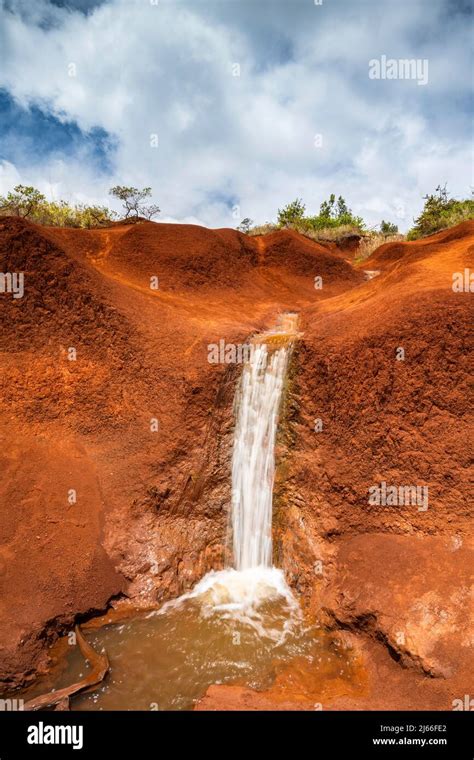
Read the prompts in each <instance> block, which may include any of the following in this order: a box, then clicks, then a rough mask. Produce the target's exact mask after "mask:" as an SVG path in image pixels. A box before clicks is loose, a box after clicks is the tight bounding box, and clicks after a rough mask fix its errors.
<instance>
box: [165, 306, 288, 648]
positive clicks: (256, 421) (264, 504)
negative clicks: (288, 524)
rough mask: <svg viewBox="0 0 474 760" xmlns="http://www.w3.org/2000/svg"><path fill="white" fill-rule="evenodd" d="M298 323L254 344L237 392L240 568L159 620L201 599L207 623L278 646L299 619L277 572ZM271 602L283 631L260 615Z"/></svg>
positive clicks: (235, 488) (202, 585) (214, 576)
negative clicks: (278, 514)
mask: <svg viewBox="0 0 474 760" xmlns="http://www.w3.org/2000/svg"><path fill="white" fill-rule="evenodd" d="M297 319H298V317H297V315H296V314H284V315H282V317H281V319H280V321H279V324H278V325H277V327H276V328H275V329H274V330H272V331H268V332H265V333H263V334H260V335H258V336H256V337H255V338H254V339H253V341H252V351H251V353H250V360H249V361H248V362H247V363H246V364H245V365H244V368H243V372H242V376H241V379H240V382H239V385H238V388H237V391H236V395H235V404H234V406H235V414H236V425H235V432H234V446H233V452H232V509H231V519H230V523H231V526H230V527H231V528H232V538H233V554H234V563H233V564H234V566H233V567H227V568H226V569H224V570H210V571H209V572H208V573H207V574H206V575H205V576H204V577H203V578H201V580H200V581H199V582H198V583H197V584H196V586H195V587H194V588H193V589H192V590H191V591H189V592H187V593H186V594H183V595H182V596H180V597H178V599H173V600H172V601H169V602H166V604H164V605H163V607H162V608H161V610H160V612H159V614H164V613H165V612H166V611H167V610H169V609H173V608H175V607H176V606H179V605H181V604H183V603H185V602H186V601H187V600H189V599H199V602H200V605H201V610H202V614H203V615H212V614H214V613H216V612H218V613H219V614H220V615H221V616H222V618H225V617H226V616H229V617H231V618H232V620H234V621H235V620H240V622H241V623H243V624H245V625H246V626H251V627H252V628H254V629H255V630H257V631H258V632H259V635H262V636H266V637H270V638H274V639H275V640H277V641H279V642H281V641H282V640H283V639H284V637H285V636H286V635H287V634H288V632H289V631H290V630H291V629H292V625H293V624H294V623H295V621H297V620H298V619H299V617H298V616H299V608H298V604H297V602H296V601H295V599H294V598H293V595H292V593H291V590H290V588H289V587H288V586H287V584H286V581H285V576H284V573H283V572H282V570H279V569H277V568H276V567H273V565H272V496H273V493H272V492H273V480H274V474H275V437H276V432H277V425H278V412H279V407H280V403H281V399H282V395H283V388H284V383H285V377H286V370H287V366H288V359H289V356H290V352H291V348H292V345H293V342H294V339H295V338H296V337H298V336H299V334H298V333H297V332H296V327H297ZM269 600H273V601H275V600H278V604H279V605H280V609H281V610H283V613H284V622H283V624H282V625H280V624H279V625H278V626H276V628H274V622H275V621H274V620H273V622H272V620H270V619H269V618H268V616H265V615H264V614H263V613H262V614H261V612H260V609H261V605H262V603H267V602H268V601H269ZM281 605H283V606H282V607H281ZM283 613H282V614H283ZM153 614H158V613H153ZM280 622H281V621H280Z"/></svg>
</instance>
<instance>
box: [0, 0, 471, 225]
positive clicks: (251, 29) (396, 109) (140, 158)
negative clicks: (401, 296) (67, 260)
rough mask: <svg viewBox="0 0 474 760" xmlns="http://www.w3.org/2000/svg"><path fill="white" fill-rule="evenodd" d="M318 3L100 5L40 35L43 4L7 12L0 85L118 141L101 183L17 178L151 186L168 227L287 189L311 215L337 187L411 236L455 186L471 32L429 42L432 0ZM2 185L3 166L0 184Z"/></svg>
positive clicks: (80, 170) (98, 190) (70, 191)
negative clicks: (419, 77) (375, 69)
mask: <svg viewBox="0 0 474 760" xmlns="http://www.w3.org/2000/svg"><path fill="white" fill-rule="evenodd" d="M326 5H329V4H324V5H323V6H312V4H311V3H309V4H308V3H304V5H303V4H301V3H299V4H298V3H297V4H295V5H293V4H292V3H289V2H288V3H275V5H274V6H272V8H273V12H271V11H270V14H268V13H267V16H265V15H264V10H263V9H262V6H260V5H259V6H258V7H257V6H256V5H254V6H253V9H254V11H253V15H250V16H249V6H247V5H246V4H245V3H242V4H240V3H239V4H234V3H220V4H216V3H211V2H200V3H192V4H191V3H184V2H177V1H173V0H161V1H160V2H159V3H158V5H156V6H155V5H151V4H150V3H149V2H148V0H137V1H136V2H131V1H130V0H112V1H111V2H107V3H105V4H103V5H101V6H99V7H97V8H96V9H95V10H94V11H93V12H91V13H90V14H89V15H84V14H81V13H75V12H70V11H66V10H64V9H58V8H56V9H54V10H53V11H52V16H51V18H52V21H51V24H49V25H48V24H43V26H39V25H38V24H37V23H36V22H37V21H38V18H42V17H44V14H45V10H44V9H48V8H50V6H49V4H48V3H47V2H45V0H43V2H42V3H39V4H38V6H37V9H36V18H35V19H32V16H31V15H30V16H28V14H26V13H23V14H12V13H7V12H4V19H3V38H4V39H3V43H4V44H3V50H4V53H3V55H4V59H5V60H4V61H3V65H2V67H1V70H0V87H4V88H6V89H7V90H8V91H9V92H10V93H11V94H12V95H13V96H14V97H15V98H16V99H17V101H18V102H19V103H21V104H23V105H25V106H27V105H29V104H33V103H35V104H40V105H42V106H43V108H47V109H48V110H49V111H50V112H51V113H53V114H54V115H56V116H57V117H59V118H61V119H67V120H74V121H75V122H77V124H78V126H79V127H80V128H81V129H82V130H85V131H88V130H90V129H91V128H92V127H96V126H99V127H102V128H103V129H104V130H106V131H107V132H109V133H111V134H113V135H114V136H116V138H117V141H118V142H117V152H116V156H115V161H114V171H113V174H112V176H110V177H104V176H101V175H100V174H99V172H98V171H96V169H95V167H94V166H92V165H91V164H90V163H89V164H87V163H84V161H81V159H80V157H79V158H78V157H76V156H71V157H70V158H69V159H68V158H66V157H64V159H63V160H62V161H57V159H56V160H55V161H54V162H51V161H49V160H48V159H47V158H46V159H45V161H44V164H43V165H40V166H36V168H35V169H29V170H28V171H27V170H24V169H22V170H21V177H22V179H23V180H24V181H28V182H34V184H36V185H38V186H39V187H41V188H42V189H43V188H44V186H45V184H48V185H49V184H52V185H54V187H55V192H57V193H59V194H61V195H63V196H64V197H71V198H74V197H77V198H78V199H79V198H81V199H83V198H84V197H89V198H90V199H91V200H93V201H94V202H104V203H106V202H108V201H109V200H110V199H109V198H108V196H107V189H108V187H109V186H110V185H111V184H114V183H117V182H119V183H127V184H129V183H130V184H134V185H137V186H144V185H151V186H152V187H153V189H154V194H155V199H156V201H157V202H158V203H159V205H160V206H161V208H162V210H163V215H162V218H163V219H164V218H168V219H176V220H180V221H183V220H185V219H193V220H196V221H198V220H200V222H201V223H203V224H207V225H209V226H235V224H236V223H237V222H236V220H235V219H234V218H233V217H232V214H231V208H230V206H231V205H232V204H233V203H234V202H237V203H238V204H239V205H240V208H241V215H242V217H244V216H250V217H251V218H252V219H254V220H255V221H258V222H262V221H265V220H269V219H272V218H275V215H276V210H277V208H278V207H280V206H282V205H284V204H285V203H286V202H288V201H289V200H292V199H293V198H294V197H296V196H300V197H303V198H304V200H305V201H306V203H307V205H308V207H309V209H310V210H312V211H316V210H317V208H318V206H319V203H320V202H321V201H322V200H323V198H324V197H325V196H327V195H328V194H329V193H330V192H336V193H342V194H343V195H344V196H345V197H346V199H347V200H348V202H349V205H350V206H351V207H352V208H353V210H354V211H356V212H359V213H363V214H364V215H365V216H366V217H367V220H368V222H369V223H370V224H376V223H378V222H379V221H380V218H381V217H382V216H385V217H387V216H389V217H391V218H394V217H395V216H397V217H398V218H397V219H396V220H397V221H398V222H399V223H400V226H401V227H402V228H406V227H408V226H409V225H410V223H411V218H412V216H413V215H415V214H416V213H417V212H418V211H419V209H420V206H421V204H422V200H421V198H422V195H423V194H424V193H426V192H427V191H430V190H432V189H433V187H434V186H435V185H436V184H438V182H444V181H445V180H447V181H448V184H449V188H450V190H451V192H452V193H454V194H465V193H466V192H467V191H468V186H469V184H470V182H471V181H472V180H471V178H470V176H469V158H470V146H469V134H468V133H467V132H466V134H463V130H464V129H465V122H464V120H463V118H462V113H461V116H460V118H458V119H457V120H456V121H453V120H452V119H451V117H450V115H449V108H450V100H449V97H450V93H451V90H452V82H453V78H455V81H456V84H455V90H456V97H457V98H458V103H459V104H460V105H461V106H462V93H463V92H465V91H466V90H467V88H468V85H469V82H468V76H469V75H468V71H466V50H467V47H466V36H465V35H466V29H465V27H466V24H465V22H463V20H462V18H461V19H459V21H458V23H455V20H453V19H451V21H450V37H448V38H446V37H443V36H441V30H442V21H441V15H440V14H442V12H443V9H444V3H443V2H441V0H434V2H433V3H432V4H430V6H428V7H427V5H426V3H423V2H414V3H403V2H402V3H397V4H384V7H383V9H382V8H381V7H380V4H378V3H376V2H374V3H372V4H370V3H367V2H363V1H362V2H359V3H354V2H350V3H349V2H348V3H338V4H336V5H335V6H334V7H333V8H328V7H326ZM268 7H269V6H268V5H266V8H267V11H268ZM42 14H43V15H42ZM418 38H419V39H418ZM382 53H385V54H387V55H389V56H396V57H399V56H400V57H402V56H403V57H405V56H406V57H426V56H428V57H429V59H430V82H429V85H428V86H427V87H423V88H422V87H418V86H417V84H416V82H411V81H404V82H400V81H395V82H388V81H385V82H380V81H379V82H376V81H371V80H369V79H368V76H367V70H368V61H369V59H370V58H372V57H377V56H379V55H381V54H382ZM234 63H238V64H239V65H240V69H241V75H240V77H234V76H232V64H234ZM70 64H74V65H75V67H76V76H69V73H70V71H71V69H70ZM68 67H69V68H68ZM446 71H448V72H449V76H448V75H447V74H446ZM437 72H441V73H439V75H437ZM459 99H460V100H459ZM443 109H446V110H447V113H446V114H444V113H443ZM433 114H434V115H433ZM446 125H447V126H448V127H449V129H448V130H446ZM443 127H444V128H443ZM153 134H158V138H159V147H158V148H153V147H151V145H150V136H151V135H153ZM315 134H321V135H322V138H323V145H322V147H320V148H316V147H315V145H314V137H315ZM40 147H41V146H39V149H40ZM23 175H24V176H23ZM12 176H17V175H15V170H14V169H13V168H11V167H10V168H8V167H7V168H6V169H4V170H3V172H2V173H0V189H2V190H5V189H6V187H5V185H6V184H7V183H8V182H10V180H11V177H12ZM402 206H403V208H404V209H405V219H404V220H403V219H402V218H401V217H400V208H401V207H402Z"/></svg>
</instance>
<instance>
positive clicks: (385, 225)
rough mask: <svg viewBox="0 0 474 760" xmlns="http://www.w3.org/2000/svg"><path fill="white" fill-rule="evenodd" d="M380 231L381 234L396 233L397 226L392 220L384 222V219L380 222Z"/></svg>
mask: <svg viewBox="0 0 474 760" xmlns="http://www.w3.org/2000/svg"><path fill="white" fill-rule="evenodd" d="M380 232H381V233H382V235H397V233H398V226H397V225H396V224H392V222H386V221H385V220H384V219H382V221H381V222H380Z"/></svg>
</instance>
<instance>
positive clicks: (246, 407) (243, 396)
mask: <svg viewBox="0 0 474 760" xmlns="http://www.w3.org/2000/svg"><path fill="white" fill-rule="evenodd" d="M288 352H289V346H283V347H282V348H278V349H276V350H274V351H273V353H270V352H269V350H268V347H267V344H266V343H260V344H256V345H255V347H254V350H253V352H252V356H251V360H250V362H248V364H246V366H245V367H244V370H243V374H242V380H241V387H240V391H239V393H238V395H237V405H236V406H237V409H238V418H237V425H236V428H235V435H234V450H233V457H232V532H233V549H234V566H235V568H236V570H247V569H249V568H255V567H259V566H263V567H270V566H271V564H272V497H273V480H274V472H275V436H276V430H277V420H278V409H279V406H280V401H281V395H282V391H283V385H284V381H285V375H286V367H287V363H288Z"/></svg>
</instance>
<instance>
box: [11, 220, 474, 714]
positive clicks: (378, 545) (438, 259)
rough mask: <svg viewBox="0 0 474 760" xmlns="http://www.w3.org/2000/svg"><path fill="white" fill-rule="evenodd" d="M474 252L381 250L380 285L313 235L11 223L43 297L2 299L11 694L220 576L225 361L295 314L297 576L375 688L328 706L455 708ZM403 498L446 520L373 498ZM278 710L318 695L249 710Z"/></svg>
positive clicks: (226, 437)
mask: <svg viewBox="0 0 474 760" xmlns="http://www.w3.org/2000/svg"><path fill="white" fill-rule="evenodd" d="M473 244H474V224H473V223H465V224H463V225H459V227H457V228H454V229H453V230H449V231H447V232H445V233H440V234H438V235H435V236H432V237H431V238H427V239H425V240H423V241H419V242H416V243H393V244H389V245H387V246H382V247H381V248H380V249H378V250H377V251H375V253H374V254H373V255H372V256H371V258H370V259H369V260H367V261H365V262H364V263H363V268H364V269H369V270H377V271H379V272H380V274H379V275H378V276H377V277H375V278H373V279H371V280H370V281H367V279H366V275H365V274H364V272H363V271H362V268H356V267H355V266H353V265H352V264H351V263H350V262H349V261H348V260H347V256H348V253H347V252H344V253H343V252H341V251H338V250H336V249H335V247H334V245H331V246H329V245H328V246H321V245H318V244H316V243H314V242H312V241H309V240H307V239H306V238H303V237H301V236H300V235H298V234H297V233H295V232H292V231H280V232H277V233H272V234H270V235H267V236H265V237H260V238H251V237H248V236H245V235H242V234H240V233H238V232H235V231H234V230H207V229H205V228H201V227H195V226H192V225H168V224H154V223H151V222H143V223H139V224H135V225H123V224H120V225H113V226H111V227H110V228H107V229H100V230H90V231H89V230H71V229H57V228H42V227H39V226H36V225H33V224H30V223H28V222H26V221H24V220H19V219H12V218H7V219H1V220H0V259H1V271H2V272H24V277H25V292H24V296H23V298H20V299H13V298H12V296H11V294H8V293H2V294H0V299H1V300H0V303H1V307H2V308H1V319H2V331H1V340H2V342H3V345H2V354H1V361H2V374H1V378H2V379H1V382H2V385H3V388H2V390H3V393H2V395H1V402H0V403H1V404H2V406H3V408H2V415H1V418H0V419H1V434H2V438H4V439H5V445H4V446H3V447H2V475H3V477H2V479H1V484H0V488H1V490H2V494H1V497H2V498H1V499H0V503H1V510H2V520H1V528H0V531H1V546H0V582H1V584H2V588H1V591H0V600H1V601H0V604H1V616H0V642H1V644H0V647H1V649H0V679H1V680H2V681H3V684H4V686H6V687H11V686H15V685H18V684H20V683H23V682H25V680H26V679H28V678H30V677H33V676H34V675H35V674H36V673H37V672H38V671H39V670H41V668H44V667H45V665H46V661H47V660H46V645H47V644H48V643H50V641H51V640H52V639H53V638H54V637H55V635H57V632H58V631H60V630H64V629H65V628H67V626H70V625H71V624H72V622H73V620H74V618H75V616H76V615H77V614H80V613H81V614H84V613H88V612H90V611H92V610H101V609H105V607H106V606H107V605H108V604H109V603H110V602H112V603H113V604H114V605H115V606H120V605H127V604H133V605H136V606H147V605H153V604H156V603H157V602H160V601H162V600H164V599H166V598H169V597H172V596H175V595H177V594H179V593H181V592H182V591H184V590H186V589H188V588H190V587H191V586H192V585H193V584H194V583H195V582H196V580H198V579H199V578H200V577H201V576H202V575H203V574H204V573H205V572H207V571H208V570H209V569H211V568H216V569H217V568H219V567H221V566H222V564H223V562H224V558H225V554H226V551H227V549H228V547H227V538H226V530H227V522H228V509H229V504H230V456H231V442H232V431H233V423H234V417H233V409H232V405H233V398H234V392H235V387H236V382H237V379H238V377H239V373H240V366H239V365H238V364H232V363H230V364H226V363H212V362H210V361H209V360H208V359H209V356H210V353H209V346H211V345H212V344H219V341H221V340H222V341H224V343H225V344H226V345H227V344H240V343H244V342H245V341H246V339H247V338H248V336H249V335H251V334H252V333H254V332H256V331H260V330H264V329H266V328H268V327H270V326H271V325H272V324H274V323H275V321H276V318H277V315H278V314H279V313H281V312H282V311H284V310H296V311H298V312H299V313H300V329H301V330H302V332H303V337H302V339H301V341H300V342H299V345H298V347H297V349H296V351H295V353H294V356H293V362H292V368H291V373H290V375H291V376H290V381H289V390H288V395H287V401H286V406H285V410H284V417H283V419H282V424H281V430H280V435H279V441H278V452H277V454H278V472H277V483H276V487H275V559H276V561H277V562H278V564H280V565H282V566H283V567H284V568H285V571H286V574H287V577H288V580H289V582H290V583H291V584H292V585H293V586H294V588H295V589H296V590H297V591H298V592H299V593H300V594H301V597H302V601H303V603H304V605H305V606H306V607H307V609H308V610H309V611H310V612H311V614H316V613H317V614H318V615H322V617H323V620H324V622H325V624H326V625H327V626H328V627H331V628H334V629H341V630H343V631H345V633H344V635H345V636H347V637H348V639H350V640H351V641H352V645H353V646H354V648H356V649H357V650H360V653H361V656H362V657H363V658H365V661H366V670H367V673H368V674H369V675H368V679H369V680H368V682H367V684H366V687H364V689H365V690H362V691H361V692H360V693H358V694H352V695H347V694H346V695H343V694H333V695H326V696H325V697H324V699H326V700H327V703H328V706H329V707H330V706H331V705H332V706H334V707H335V709H338V708H339V707H341V708H345V707H348V706H349V707H350V706H354V705H355V706H360V707H363V708H364V709H365V708H366V707H367V705H368V706H369V707H376V706H377V705H378V706H379V707H380V706H381V705H382V706H383V705H387V706H391V707H394V706H395V707H399V708H403V707H410V706H413V709H422V708H423V707H430V706H435V707H438V708H440V709H450V707H451V705H450V700H452V699H454V698H457V697H462V696H463V695H464V693H465V691H466V689H467V684H468V682H469V678H468V669H469V662H468V653H469V644H470V641H469V633H468V630H469V629H468V617H467V616H468V611H469V608H468V604H469V597H468V590H469V578H468V567H469V545H468V540H467V535H468V534H467V524H468V519H469V516H470V512H469V505H468V502H467V493H468V490H467V474H468V469H467V468H468V446H467V441H468V437H467V436H468V425H467V412H468V401H467V399H468V396H467V360H468V345H469V344H468V335H469V333H468V319H469V317H470V314H471V313H472V306H471V304H472V301H471V300H470V299H472V294H470V293H469V292H454V291H453V289H452V275H453V273H454V272H463V271H464V268H465V267H469V266H472V250H473ZM470 256H471V260H470V259H469V257H470ZM315 278H322V288H315ZM400 349H403V352H400ZM400 356H403V358H402V359H400ZM319 420H320V422H318V421H319ZM321 425H322V428H321ZM317 431H318V432H317ZM382 482H385V483H386V484H387V485H388V486H391V485H395V486H397V487H398V486H419V487H424V486H427V487H428V495H429V498H428V507H427V509H425V510H423V509H420V508H419V506H420V505H418V504H415V505H413V506H412V505H405V504H401V505H400V504H389V505H387V504H377V503H375V504H370V503H369V501H368V491H369V489H370V488H371V487H372V486H376V485H377V484H380V483H382ZM420 503H421V502H420ZM421 506H422V507H423V503H421ZM283 680H284V678H283ZM305 682H307V679H306V681H305ZM415 682H416V684H417V692H416V693H417V694H418V697H417V699H418V702H416V703H415V702H414V701H413V700H414V697H413V685H414V683H415ZM222 688H224V687H222ZM226 688H227V689H229V688H235V689H237V690H238V688H239V687H226ZM458 691H460V692H462V693H459V694H458V693H457V692H458ZM301 692H304V688H303V687H301V689H300V696H299V697H298V700H299V704H300V706H301V705H302V706H303V707H305V706H306V707H308V706H309V705H311V704H312V703H313V702H314V694H312V695H311V696H310V698H308V700H306V702H305V699H306V698H305V697H304V693H303V697H301ZM221 693H222V694H223V691H220V687H213V689H212V700H211V701H209V700H210V697H209V695H208V697H206V698H205V700H204V702H203V705H205V706H206V707H208V708H209V709H213V706H215V705H218V704H219V699H220V697H219V694H221ZM236 694H237V692H235V691H234V692H232V699H231V700H230V702H229V704H231V703H232V704H233V705H235V704H238V703H239V699H240V697H239V696H238V695H237V696H236ZM225 699H228V696H226V697H225ZM236 699H237V702H236V701H235V700H236ZM242 699H243V698H242ZM262 699H263V700H264V701H265V700H266V704H272V701H273V702H275V700H277V701H278V699H279V700H280V702H281V703H284V704H285V705H286V704H287V703H288V702H291V701H292V699H293V701H294V699H296V697H295V695H294V694H293V697H292V693H291V690H289V689H288V688H285V689H284V699H283V701H282V698H280V697H278V698H277V697H276V696H275V694H273V695H272V694H268V695H267V696H264V695H257V696H256V695H255V694H254V693H251V694H250V696H249V695H248V694H247V696H245V699H243V701H242V700H241V702H240V706H241V707H243V708H244V707H245V708H246V707H248V706H249V705H250V704H253V705H255V704H257V708H256V709H263V702H261V703H260V706H258V701H259V700H262ZM206 700H207V701H206ZM255 700H256V701H255ZM448 703H449V704H448ZM222 706H223V705H222ZM285 709H286V707H285ZM311 709H313V708H311Z"/></svg>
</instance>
